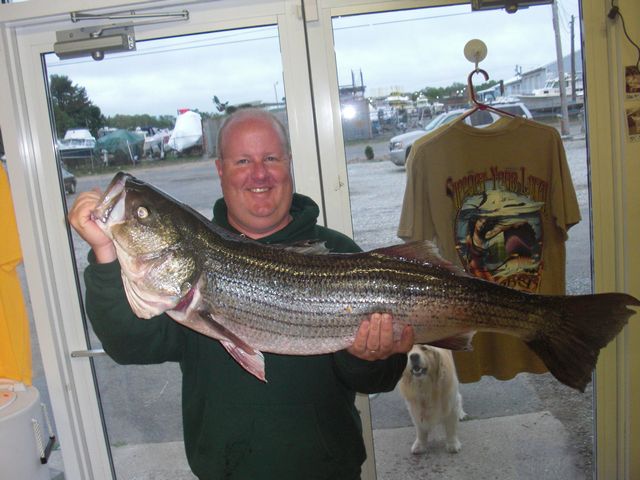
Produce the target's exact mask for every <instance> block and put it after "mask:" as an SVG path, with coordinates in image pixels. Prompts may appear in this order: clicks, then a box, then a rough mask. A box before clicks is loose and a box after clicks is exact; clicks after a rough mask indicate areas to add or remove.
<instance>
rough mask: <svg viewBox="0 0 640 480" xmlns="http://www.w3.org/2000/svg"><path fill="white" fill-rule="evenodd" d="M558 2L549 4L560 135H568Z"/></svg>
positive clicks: (567, 112) (567, 110)
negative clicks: (554, 47)
mask: <svg viewBox="0 0 640 480" xmlns="http://www.w3.org/2000/svg"><path fill="white" fill-rule="evenodd" d="M557 1H558V0H554V1H553V3H551V12H552V16H553V31H554V33H555V37H556V58H557V62H558V85H559V87H560V113H561V118H560V134H561V135H569V132H570V130H569V108H568V106H567V88H566V85H565V78H564V60H563V58H562V42H561V40H560V22H559V21H558V4H557V3H556V2H557Z"/></svg>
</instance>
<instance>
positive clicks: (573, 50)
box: [571, 15, 576, 104]
mask: <svg viewBox="0 0 640 480" xmlns="http://www.w3.org/2000/svg"><path fill="white" fill-rule="evenodd" d="M575 23H576V17H575V16H574V15H571V103H573V104H575V103H576V45H575V30H574V28H575Z"/></svg>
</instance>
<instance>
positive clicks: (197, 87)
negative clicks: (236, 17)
mask: <svg viewBox="0 0 640 480" xmlns="http://www.w3.org/2000/svg"><path fill="white" fill-rule="evenodd" d="M136 48H137V50H136V51H135V52H127V53H118V54H110V53H106V54H105V58H104V60H102V61H100V62H96V61H94V60H93V59H91V58H90V57H87V58H78V59H71V60H65V61H60V60H59V59H58V57H57V56H56V55H55V54H53V53H51V54H48V55H46V63H47V71H48V74H49V75H52V74H56V75H66V76H68V77H69V78H70V79H71V81H72V82H73V83H74V84H77V85H80V86H82V87H84V88H85V89H86V90H87V94H88V95H89V98H90V99H91V101H92V102H93V103H94V104H96V105H98V106H99V107H100V109H101V110H102V112H103V114H105V115H107V116H109V115H115V114H118V113H120V114H136V113H148V114H151V115H175V114H176V111H177V110H178V109H180V108H191V109H198V110H200V111H203V112H215V111H216V110H215V105H214V103H213V100H212V98H213V96H214V95H216V96H217V97H218V98H219V99H220V100H221V101H222V102H227V101H228V102H229V104H230V105H233V104H238V103H243V102H252V101H257V100H262V101H263V102H273V101H275V95H276V92H277V93H278V99H282V97H283V96H284V92H283V87H282V62H281V57H280V43H279V39H278V29H277V27H276V26H267V27H256V28H246V29H241V30H230V31H224V32H215V33H205V34H195V35H187V36H183V37H174V38H163V39H157V40H148V41H138V42H137V45H136ZM276 82H277V84H276ZM274 85H275V86H274Z"/></svg>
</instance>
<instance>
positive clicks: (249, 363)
mask: <svg viewBox="0 0 640 480" xmlns="http://www.w3.org/2000/svg"><path fill="white" fill-rule="evenodd" d="M220 343H222V346H223V347H224V348H225V349H226V350H227V352H229V355H231V356H232V357H233V359H234V360H235V361H236V362H238V363H239V364H240V365H241V366H242V368H244V369H245V370H246V371H247V372H249V373H250V374H252V375H253V376H255V377H256V378H258V379H259V380H262V381H263V382H266V381H267V378H266V376H265V371H264V355H263V354H262V352H261V351H260V350H252V351H253V353H247V352H246V351H245V350H244V349H243V348H240V347H239V346H238V345H236V344H235V343H233V342H230V341H227V340H220Z"/></svg>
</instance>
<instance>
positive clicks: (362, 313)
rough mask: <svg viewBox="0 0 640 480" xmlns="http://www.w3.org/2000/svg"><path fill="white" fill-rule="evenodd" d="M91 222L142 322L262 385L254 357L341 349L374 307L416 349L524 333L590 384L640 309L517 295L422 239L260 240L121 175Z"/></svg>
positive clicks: (565, 378)
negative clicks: (351, 242)
mask: <svg viewBox="0 0 640 480" xmlns="http://www.w3.org/2000/svg"><path fill="white" fill-rule="evenodd" d="M93 217H94V219H95V221H96V222H97V223H98V224H99V225H100V226H101V227H102V229H103V230H104V231H105V232H106V233H107V235H109V236H110V238H111V239H112V240H113V242H114V244H115V247H116V250H117V256H118V260H119V262H120V265H121V267H122V280H123V283H124V288H125V291H126V294H127V298H128V301H129V303H130V305H131V308H132V310H133V311H134V312H135V314H136V315H137V316H139V317H141V318H150V317H152V316H155V315H158V314H160V313H163V312H166V313H167V314H168V315H169V316H171V317H172V318H173V319H174V320H176V321H177V322H179V323H181V324H183V325H185V326H187V327H189V328H192V329H194V330H196V331H198V332H201V333H203V334H205V335H208V336H210V337H212V338H215V339H217V340H219V341H221V342H222V344H223V345H224V347H225V348H226V349H227V351H228V352H229V353H230V354H231V355H232V356H233V357H234V358H235V359H236V360H237V361H238V362H239V363H240V364H241V365H242V366H243V367H244V368H245V369H247V370H248V371H249V372H251V373H252V374H254V375H255V376H256V377H258V378H260V379H262V380H265V366H264V357H263V355H262V353H261V352H263V351H265V352H272V353H280V354H295V355H312V354H320V353H328V352H334V351H338V350H341V349H344V348H346V347H348V346H349V345H351V344H352V342H353V340H354V338H355V334H356V331H357V330H358V327H359V325H360V323H361V321H362V320H363V319H364V318H366V317H367V316H368V315H369V314H371V313H375V312H388V313H391V314H392V315H393V317H394V334H395V335H396V336H398V337H399V336H400V333H401V330H402V328H403V327H404V325H405V324H409V325H412V326H413V328H414V331H415V338H416V343H423V344H426V343H428V344H432V345H437V346H441V347H445V348H450V349H468V348H470V341H471V338H472V336H473V334H474V333H475V331H490V332H500V333H506V334H509V335H514V336H516V337H519V338H521V339H522V340H523V341H525V342H526V344H527V345H528V346H529V347H530V348H531V349H532V350H533V351H534V352H535V353H536V354H537V355H538V356H539V357H540V358H541V359H542V360H543V361H544V363H545V364H546V366H547V368H548V369H549V371H550V372H551V373H552V374H553V375H554V376H555V377H556V378H557V379H558V380H560V381H561V382H562V383H565V384H566V385H569V386H570V387H573V388H576V389H578V390H581V391H584V389H585V387H586V385H587V384H588V383H589V381H590V380H591V372H592V371H593V369H594V367H595V364H596V361H597V358H598V353H599V351H600V349H601V348H603V347H604V346H606V345H607V344H608V343H609V342H610V341H611V340H612V339H613V338H614V337H615V336H616V335H617V334H618V333H619V332H620V330H621V329H622V328H623V327H624V325H625V324H626V323H627V321H628V319H629V317H630V316H631V315H633V313H634V311H633V310H632V309H630V308H628V307H629V306H638V305H640V302H639V301H638V300H637V299H635V298H634V297H632V296H630V295H626V294H623V293H605V294H597V295H581V296H546V295H533V294H527V293H523V292H520V291H517V290H513V289H510V288H507V287H504V286H500V285H497V284H494V283H491V282H487V281H484V280H480V279H477V278H473V277H470V276H468V275H466V274H465V273H464V272H463V271H462V270H461V269H458V268H457V267H454V266H452V265H451V264H449V263H447V262H446V261H444V260H443V259H442V258H440V257H439V256H438V255H436V253H435V252H434V251H433V249H432V247H431V246H430V244H428V243H408V244H402V245H397V246H394V247H388V248H382V249H377V250H372V251H370V252H364V253H355V254H328V253H319V252H317V251H315V250H314V248H313V247H310V248H311V250H312V251H311V252H302V251H301V249H302V247H300V246H295V247H291V246H289V247H285V246H268V245H263V244H260V243H258V242H256V241H253V240H250V239H247V238H245V237H242V236H239V235H235V234H232V233H230V232H228V231H226V230H224V229H222V228H220V227H218V226H217V225H215V224H213V223H211V222H210V221H209V220H207V219H206V218H204V217H203V216H202V215H200V214H199V213H198V212H196V211H195V210H193V209H191V208H190V207H188V206H186V205H184V204H181V203H180V202H178V201H177V200H175V199H174V198H172V197H170V196H169V195H167V194H166V193H164V192H162V191H160V190H158V189H156V188H155V187H153V186H151V185H148V184H146V183H144V182H142V181H140V180H138V179H136V178H135V177H133V176H131V175H128V174H125V173H122V172H121V173H118V174H117V175H116V176H115V177H114V179H113V180H112V182H111V184H110V185H109V187H108V188H107V190H106V191H105V193H104V195H103V197H102V199H101V201H100V203H99V205H98V206H97V208H96V209H95V210H94V212H93ZM306 248H308V247H306Z"/></svg>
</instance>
